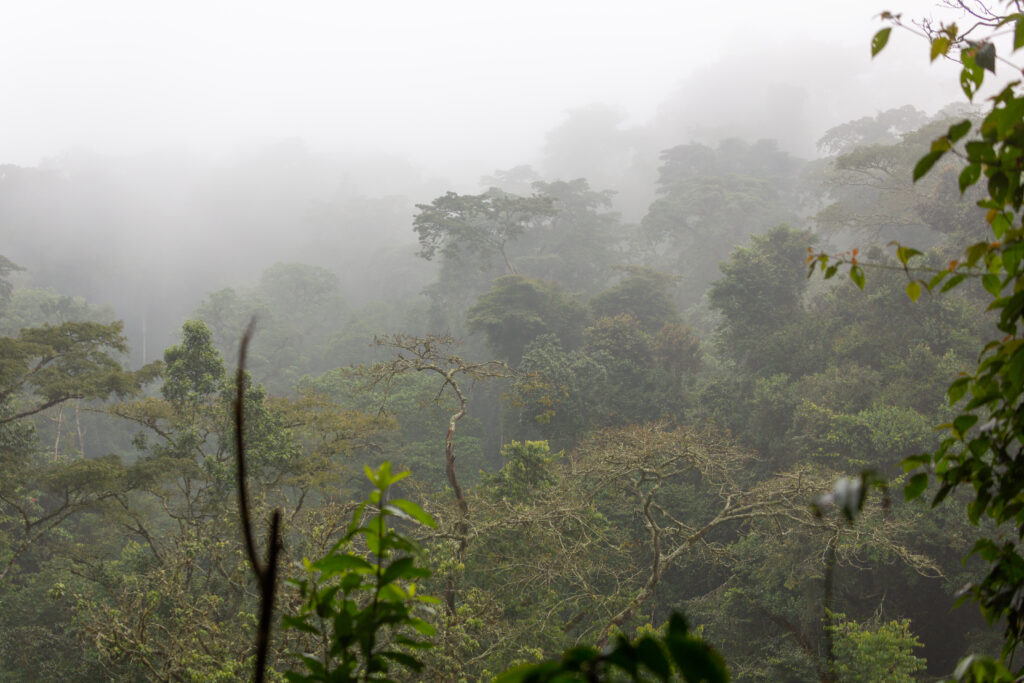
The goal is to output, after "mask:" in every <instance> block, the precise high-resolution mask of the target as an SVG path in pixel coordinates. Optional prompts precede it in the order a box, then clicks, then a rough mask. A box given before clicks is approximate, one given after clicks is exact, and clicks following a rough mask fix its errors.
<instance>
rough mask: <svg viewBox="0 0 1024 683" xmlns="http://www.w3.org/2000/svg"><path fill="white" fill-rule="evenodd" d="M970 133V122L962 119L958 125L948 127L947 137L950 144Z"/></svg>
mask: <svg viewBox="0 0 1024 683" xmlns="http://www.w3.org/2000/svg"><path fill="white" fill-rule="evenodd" d="M970 131H971V122H970V120H968V119H964V120H963V121H960V122H958V123H954V124H953V125H951V126H950V127H949V132H948V133H947V135H948V136H949V139H950V141H951V142H956V141H957V140H959V139H960V138H962V137H963V136H965V135H967V133H969V132H970Z"/></svg>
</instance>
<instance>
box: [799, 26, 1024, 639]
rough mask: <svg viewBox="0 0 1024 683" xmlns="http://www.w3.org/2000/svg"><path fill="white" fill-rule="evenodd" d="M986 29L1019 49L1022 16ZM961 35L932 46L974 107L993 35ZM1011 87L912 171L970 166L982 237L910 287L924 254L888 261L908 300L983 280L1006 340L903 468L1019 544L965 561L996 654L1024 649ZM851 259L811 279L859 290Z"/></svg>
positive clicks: (1019, 100) (1020, 129) (995, 543)
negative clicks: (971, 568) (999, 639)
mask: <svg viewBox="0 0 1024 683" xmlns="http://www.w3.org/2000/svg"><path fill="white" fill-rule="evenodd" d="M985 11H986V12H988V10H985ZM883 18H884V19H886V20H888V21H890V22H892V23H894V24H896V25H901V21H900V17H899V16H898V15H892V14H891V13H888V12H886V13H883ZM993 24H997V25H999V26H1002V25H1008V24H1012V25H1013V26H1014V28H1015V32H1014V40H1013V49H1014V50H1017V49H1019V48H1020V47H1022V46H1024V15H1021V14H1016V13H1011V14H1008V15H1006V16H999V15H994V14H993V15H991V16H989V17H987V19H985V20H984V21H983V22H982V23H981V24H979V26H992V25H993ZM890 31H891V28H884V29H882V30H881V31H879V32H878V33H877V34H876V36H875V39H874V41H873V43H872V54H877V53H878V52H880V51H881V50H882V49H883V48H884V47H885V44H886V42H887V40H888V38H889V32H890ZM966 35H967V34H966V32H965V33H961V32H960V29H959V27H957V26H956V25H955V24H950V25H948V26H946V25H943V26H940V27H939V28H938V29H934V30H932V31H931V32H930V34H929V42H930V45H931V57H932V59H933V60H934V59H935V58H937V57H939V56H942V55H948V54H950V53H951V52H952V51H954V50H955V49H957V48H958V49H959V55H958V57H959V62H960V64H961V70H960V85H961V88H962V89H963V91H964V94H965V95H966V96H967V98H968V99H970V100H973V98H974V96H975V94H976V93H977V92H978V89H979V88H980V87H981V85H982V83H983V82H984V79H985V72H986V71H989V72H991V73H995V68H996V60H997V55H996V45H995V42H994V38H993V36H992V35H988V36H981V37H972V38H970V39H967V38H966ZM1018 86H1019V81H1014V82H1012V83H1010V84H1009V85H1007V86H1005V87H1004V88H1002V89H1001V90H1000V91H999V92H998V93H997V94H996V95H995V96H994V97H993V98H992V106H991V109H990V110H989V111H988V113H987V114H986V115H985V117H984V119H983V120H982V121H981V123H980V124H975V123H974V122H972V121H971V120H970V119H963V120H961V121H957V122H956V123H954V124H952V125H950V126H949V128H948V130H947V131H946V132H945V133H944V134H943V135H941V136H939V137H937V138H935V139H934V140H933V142H932V144H931V148H930V151H929V152H928V153H927V154H925V155H924V156H923V157H921V158H920V159H919V160H918V162H917V164H916V165H915V166H914V169H913V173H912V175H913V180H915V181H917V180H919V179H921V178H923V177H924V176H925V175H927V174H928V173H929V171H931V170H932V169H933V167H935V166H936V164H937V163H938V162H939V161H940V160H941V159H943V158H944V157H946V156H947V155H952V156H957V157H960V158H962V159H963V161H964V162H966V166H964V167H963V170H962V171H961V172H960V175H959V188H960V191H961V192H964V191H966V190H967V189H968V188H970V187H972V186H974V185H976V184H977V183H979V181H981V179H982V178H984V179H985V185H986V190H987V192H986V196H985V197H984V198H983V199H982V200H980V201H979V202H978V205H979V206H980V207H981V208H983V209H985V210H986V214H985V219H986V221H987V222H988V225H989V228H990V236H989V237H987V238H986V239H984V240H983V241H979V242H975V243H974V244H972V245H970V246H968V247H967V248H966V249H965V250H964V252H963V254H962V255H961V257H960V258H957V259H954V260H952V261H950V262H949V265H948V267H946V268H941V269H936V271H934V272H933V274H932V276H931V277H930V278H928V279H925V278H924V277H915V276H916V275H917V274H918V272H917V269H914V270H913V271H912V270H911V268H912V267H913V266H914V265H916V264H918V263H920V259H921V256H922V254H921V252H920V251H918V250H916V249H913V248H911V247H907V246H904V245H901V244H897V245H896V258H897V260H898V261H899V263H900V265H901V266H902V267H903V268H904V269H906V272H907V273H908V279H909V282H908V283H907V286H906V292H907V295H908V296H909V298H910V299H912V300H916V299H917V298H918V297H919V296H920V295H921V293H922V291H924V290H927V291H929V292H931V291H941V292H945V291H948V290H950V289H952V288H954V287H956V286H958V285H960V284H961V283H962V282H964V281H965V280H967V279H968V278H971V279H972V280H975V281H977V280H980V281H981V284H982V286H983V287H984V289H985V290H986V291H987V292H988V295H989V296H990V303H989V310H991V311H993V312H995V314H996V315H997V316H998V320H997V322H996V327H997V328H998V329H999V331H1000V332H1001V333H1002V334H1003V335H1004V336H1003V337H1002V338H1000V339H996V340H993V341H991V342H989V343H988V344H986V345H985V346H984V348H983V350H982V354H981V359H980V361H979V362H978V364H977V366H976V368H975V369H974V370H973V371H972V372H969V373H965V374H963V375H962V376H961V377H959V378H957V379H956V380H955V381H954V382H953V383H952V384H951V385H950V387H949V390H948V396H949V400H950V405H951V406H956V405H957V404H959V403H960V401H961V399H964V398H967V401H966V403H964V404H962V405H961V406H960V407H959V408H958V414H957V415H956V417H954V418H953V419H952V420H951V421H950V422H948V423H946V424H945V425H943V426H944V428H945V429H946V430H948V433H949V436H948V437H946V438H945V439H944V440H943V442H942V444H941V445H940V446H939V448H938V449H937V450H936V451H934V452H932V453H926V454H922V455H918V456H911V457H910V458H907V459H906V460H904V467H905V469H906V470H908V471H914V470H917V469H918V468H924V471H918V472H917V473H916V474H914V475H913V476H912V477H911V478H910V480H909V481H908V483H907V485H906V489H905V492H906V496H907V498H916V497H918V496H920V495H921V494H923V493H924V491H925V489H926V488H927V482H928V478H929V471H934V473H935V475H936V476H937V478H938V480H939V488H938V491H937V492H936V494H935V496H934V498H933V501H932V502H933V505H937V504H938V503H939V502H941V501H942V500H944V499H945V498H946V497H947V496H948V495H949V494H950V493H951V492H953V491H954V490H955V489H966V490H968V491H970V492H971V498H972V500H971V501H970V502H969V504H968V505H967V514H968V517H969V519H970V520H971V522H972V523H974V524H979V523H980V522H981V520H982V519H983V518H986V517H987V518H990V519H992V520H993V521H994V522H995V524H996V525H1006V526H1009V527H1011V528H1012V529H1013V532H1012V535H1013V536H1016V537H1017V539H1018V540H1014V539H1013V538H1007V537H1006V535H1005V532H1004V533H999V534H997V535H996V536H995V538H992V537H989V538H983V539H981V540H979V541H978V542H977V544H976V545H975V547H974V550H973V553H976V554H978V555H979V556H980V557H981V558H982V559H983V560H985V561H986V562H988V563H989V564H990V570H989V572H988V574H987V575H986V576H985V577H984V579H983V580H981V581H980V582H979V583H977V584H975V585H972V586H971V587H970V589H969V592H970V594H971V595H972V596H973V597H974V598H975V599H976V600H977V601H978V602H979V603H980V605H981V607H982V609H983V610H984V611H985V613H986V614H987V615H988V616H989V617H990V618H991V619H998V618H1001V619H1004V620H1005V625H1004V650H1003V654H1004V656H1006V655H1009V654H1010V653H1011V652H1012V651H1013V650H1014V649H1015V648H1016V647H1017V646H1018V645H1019V644H1020V643H1021V642H1022V641H1024V572H1022V569H1021V568H1022V567H1024V556H1022V555H1021V552H1020V549H1019V545H1018V541H1019V538H1020V536H1021V534H1024V496H1022V493H1021V492H1022V490H1024V454H1022V450H1021V446H1020V443H1021V438H1022V436H1024V421H1022V420H1021V415H1020V411H1019V405H1020V402H1021V397H1022V395H1024V394H1022V392H1024V341H1022V340H1021V338H1020V337H1021V336H1022V333H1024V325H1022V324H1024V291H1021V287H1022V285H1021V283H1022V282H1024V259H1022V256H1024V226H1021V224H1020V212H1021V208H1022V204H1024V182H1022V176H1021V169H1020V163H1019V162H1020V159H1021V158H1022V155H1024V137H1022V136H1024V96H1022V95H1021V94H1020V92H1019V87H1018ZM972 131H974V132H975V133H974V135H973V136H971V132H972ZM963 141H966V142H965V143H964V144H962V147H961V143H962V142H963ZM856 257H857V254H856V253H854V254H852V255H848V256H841V257H838V258H835V257H833V258H830V257H829V256H828V255H827V254H817V255H816V254H813V253H812V254H811V255H810V256H809V257H808V263H809V265H810V267H811V272H812V273H813V272H814V270H815V269H819V270H821V271H822V272H824V274H825V277H826V278H828V277H831V276H833V275H835V274H836V272H837V271H838V268H839V267H840V266H842V265H846V264H849V274H850V278H851V279H852V280H853V281H854V282H855V283H856V284H857V285H858V286H860V287H863V281H864V273H863V268H862V266H861V265H860V264H858V263H857V259H856ZM913 259H918V260H916V261H915V260H913Z"/></svg>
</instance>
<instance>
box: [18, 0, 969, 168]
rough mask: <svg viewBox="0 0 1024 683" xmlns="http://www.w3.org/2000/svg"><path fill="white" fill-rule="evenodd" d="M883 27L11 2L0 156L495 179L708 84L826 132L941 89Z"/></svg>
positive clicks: (803, 5)
mask: <svg viewBox="0 0 1024 683" xmlns="http://www.w3.org/2000/svg"><path fill="white" fill-rule="evenodd" d="M902 5H903V7H901V8H899V9H902V10H903V11H905V12H906V13H907V15H908V16H926V15H936V14H938V15H939V16H941V14H940V13H939V12H938V11H937V10H933V9H931V3H927V2H922V1H921V0H915V2H913V3H902ZM880 9H883V8H882V7H880V6H879V7H875V6H874V5H872V4H870V3H828V4H827V5H826V4H823V3H820V2H811V1H808V0H798V1H790V2H782V3H762V2H742V3H739V4H738V5H732V6H730V9H729V10H727V12H723V11H722V10H719V9H717V8H713V7H712V6H711V5H707V4H703V3H700V4H698V3H681V2H643V3H621V2H587V3H582V2H563V3H545V2H539V1H535V0H530V1H527V2H518V3H515V4H512V5H507V6H504V7H502V6H498V5H497V4H493V3H474V2H454V1H451V0H446V1H445V2H437V3H416V2H393V3H330V2H308V3H303V4H302V5H300V6H299V7H298V8H296V7H295V6H293V5H290V4H285V3H255V4H253V3H242V2H217V3H212V4H211V3H198V2H183V3H175V4H174V6H173V8H165V9H163V10H161V11H156V10H154V9H152V8H149V7H146V6H144V5H139V4H138V3H132V2H96V3H76V2H41V3H16V4H12V6H10V7H8V8H7V9H6V12H5V15H6V18H5V22H4V26H3V27H2V28H0V58H2V59H3V62H4V64H5V65H7V68H6V69H5V77H4V79H3V82H2V83H0V97H2V98H3V101H4V102H5V106H4V108H3V112H0V125H2V126H3V129H4V130H5V131H9V132H14V131H16V132H17V133H16V134H8V135H6V136H4V139H3V140H2V141H0V158H2V159H3V160H4V161H5V162H7V163H16V164H21V165H31V164H35V163H37V162H39V161H40V160H41V159H43V158H48V157H52V156H54V155H57V154H59V153H61V152H62V151H64V150H66V149H68V148H70V147H75V146H86V147H89V148H91V149H94V150H97V151H99V152H102V153H107V154H118V155H120V154H137V153H140V152H148V151H152V150H166V149H171V150H174V151H176V152H180V151H184V152H187V153H189V154H195V155H200V156H206V155H209V154H221V153H224V152H225V151H228V150H232V149H235V148H237V147H238V146H239V145H247V144H260V143H262V142H264V141H266V140H268V139H279V138H290V137H298V138H301V139H303V140H304V141H305V142H306V143H308V144H309V145H310V146H312V147H315V148H316V149H318V150H325V151H329V152H331V153H339V154H344V155H346V156H348V155H366V154H369V153H373V154H376V153H385V154H392V155H400V156H402V157H403V158H408V159H410V160H412V161H414V162H415V163H418V164H425V165H428V166H430V167H445V168H447V167H450V166H451V165H452V164H453V163H454V162H462V163H464V164H468V163H470V162H472V163H473V164H475V165H477V166H480V165H483V166H486V165H492V166H495V167H502V166H508V165H512V164H515V163H521V162H522V161H523V159H524V157H528V156H530V155H531V154H532V153H534V152H535V151H536V149H537V148H538V146H539V145H540V143H541V141H542V139H543V134H544V132H545V131H546V130H547V129H549V128H550V127H552V126H553V125H555V124H557V122H558V121H559V119H560V118H561V117H562V116H563V115H564V112H565V111H566V110H567V109H569V108H572V107H576V106H580V105H583V104H588V103H590V102H602V103H608V104H615V105H617V106H621V107H623V108H624V110H625V111H626V113H627V116H628V119H629V120H630V121H631V122H633V123H643V122H646V121H648V120H650V118H651V117H652V116H653V115H654V114H655V112H656V111H658V108H659V107H660V106H661V105H662V103H663V102H665V101H666V100H667V99H671V98H673V97H678V90H679V88H681V87H682V88H685V89H686V90H687V91H688V92H689V89H690V88H691V87H692V86H694V84H695V83H698V82H700V81H703V82H704V83H705V84H706V83H707V82H708V79H709V77H713V80H714V81H715V83H716V84H717V85H718V86H719V87H722V88H723V90H724V91H728V92H731V93H733V95H737V94H740V93H741V92H745V91H747V92H750V93H751V94H759V93H760V92H761V91H762V90H763V89H764V88H773V89H775V88H777V87H778V86H788V87H797V88H800V89H802V90H804V91H806V92H807V95H806V98H807V99H809V100H814V102H813V103H811V102H804V103H803V104H802V107H803V108H804V109H805V110H806V111H804V112H803V113H804V114H805V115H806V116H807V117H809V119H810V120H809V121H807V122H808V123H810V124H811V127H812V133H813V132H814V131H817V132H820V131H822V130H824V129H825V128H827V127H828V126H830V125H834V124H835V123H836V120H835V119H836V117H837V116H841V117H845V118H849V117H852V116H859V115H864V114H870V113H872V112H873V111H874V110H877V109H879V108H885V107H886V106H888V105H889V104H890V103H891V102H892V101H893V100H894V98H895V99H902V100H906V99H907V98H912V97H914V96H915V95H917V94H923V93H926V92H929V91H933V90H934V88H933V86H934V84H935V83H936V82H937V81H938V79H939V78H940V77H939V74H937V73H935V72H934V71H933V70H929V69H928V68H927V60H926V58H925V53H924V50H923V49H922V47H921V44H920V43H919V41H917V40H916V39H914V38H913V37H912V36H909V35H904V36H899V37H898V38H899V39H898V40H894V43H896V45H894V50H893V52H892V54H889V55H887V56H886V64H885V65H884V66H883V67H882V68H881V69H879V68H875V67H872V66H871V65H870V64H869V59H868V50H867V41H868V39H869V37H870V35H871V33H872V32H873V30H876V29H877V27H878V22H877V19H875V17H876V15H877V13H878V12H879V11H880ZM890 9H894V10H895V9H896V8H890ZM904 60H905V61H906V62H907V66H906V67H905V68H903V67H900V68H894V66H893V65H894V64H897V63H899V62H901V61H904ZM911 65H912V66H911ZM946 80H947V81H948V79H946ZM719 94H721V93H719ZM711 95H714V93H713V92H709V91H708V90H707V89H706V86H705V88H700V87H698V88H697V90H696V91H693V92H692V93H691V94H689V95H686V97H687V98H688V99H690V100H693V99H699V100H701V105H700V107H699V108H700V109H704V111H706V112H707V113H708V114H712V115H713V114H715V113H716V112H717V111H719V110H720V109H719V107H718V106H715V105H716V103H714V102H708V101H706V99H707V98H708V96H711ZM951 95H952V93H951ZM776 96H777V97H785V91H784V90H783V91H782V92H777V95H776ZM716 99H717V98H716ZM747 101H748V100H744V99H743V98H739V99H737V100H736V102H737V103H738V104H741V105H742V104H746V102H747ZM915 101H918V102H919V101H920V100H915ZM900 103H902V102H900ZM717 104H719V105H723V104H724V105H726V106H728V105H729V104H730V102H729V100H725V101H720V102H718V103H717ZM934 104H935V105H936V106H938V105H941V104H943V102H936V103H934ZM697 109H698V107H694V110H697ZM691 115H692V116H693V117H694V119H695V121H694V123H695V124H700V123H705V124H707V123H708V122H716V121H718V120H719V119H717V118H714V116H701V115H700V114H699V113H697V112H696V111H694V112H691ZM845 118H844V120H845ZM803 123H804V122H801V128H803V125H802V124H803ZM802 145H803V147H804V148H807V146H808V143H807V142H806V141H803V142H802ZM801 151H803V150H801Z"/></svg>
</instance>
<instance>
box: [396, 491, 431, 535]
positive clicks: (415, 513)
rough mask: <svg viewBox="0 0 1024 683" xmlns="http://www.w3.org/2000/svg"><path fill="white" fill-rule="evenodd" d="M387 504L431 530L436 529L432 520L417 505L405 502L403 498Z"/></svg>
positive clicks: (408, 501)
mask: <svg viewBox="0 0 1024 683" xmlns="http://www.w3.org/2000/svg"><path fill="white" fill-rule="evenodd" d="M388 504H389V505H393V506H395V507H396V508H398V509H399V510H401V511H402V512H404V513H405V514H407V515H409V516H410V517H412V518H413V519H415V520H416V521H417V522H419V523H420V524H423V525H425V526H428V527H430V528H431V529H436V528H437V522H435V521H434V518H433V517H431V516H430V515H429V514H427V513H426V512H424V511H423V508H421V507H420V506H419V505H417V504H416V503H414V502H412V501H411V500H406V499H404V498H396V499H395V500H392V501H389V503H388Z"/></svg>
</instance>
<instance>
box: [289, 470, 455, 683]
mask: <svg viewBox="0 0 1024 683" xmlns="http://www.w3.org/2000/svg"><path fill="white" fill-rule="evenodd" d="M408 474H409V473H408V472H401V473H398V474H394V475H393V474H392V473H391V465H390V463H388V462H384V463H382V464H381V466H380V467H379V468H377V470H376V471H374V470H371V469H370V468H366V476H367V477H368V478H369V479H370V482H371V483H372V484H373V486H374V489H373V490H372V491H371V492H370V495H369V497H368V498H367V499H366V500H364V501H363V502H362V503H361V504H360V505H359V507H358V508H356V511H355V512H354V513H353V515H352V521H351V523H350V524H349V526H348V531H347V532H346V533H345V535H344V536H343V537H342V538H341V539H340V540H339V541H338V542H337V543H335V544H334V545H333V546H332V547H331V549H330V550H329V551H328V553H327V554H326V555H324V556H323V557H321V558H319V559H317V560H315V561H310V560H308V559H304V560H303V565H304V567H305V569H306V573H307V574H306V577H305V578H301V579H292V580H290V582H291V583H293V584H294V585H295V586H296V587H297V589H298V592H299V595H300V597H301V599H302V606H301V608H300V609H299V611H298V613H297V614H296V615H294V616H291V615H286V616H285V617H284V620H283V623H284V626H285V627H286V628H291V629H296V630H299V631H303V632H306V633H310V634H313V635H314V636H315V638H316V640H317V641H318V646H319V650H320V652H319V655H318V656H314V655H312V654H304V655H302V657H301V659H302V662H303V664H304V666H305V669H306V671H305V672H297V671H289V672H287V673H286V674H285V677H286V679H287V680H288V681H292V682H293V683H298V682H299V681H310V682H312V681H323V682H324V683H327V682H332V683H347V682H349V681H352V682H355V681H391V680H393V678H392V677H391V676H392V675H393V674H392V668H393V667H397V668H398V669H400V670H401V669H407V670H411V671H416V672H418V671H420V670H421V669H422V668H423V664H422V662H421V661H420V660H419V659H418V657H417V654H416V653H418V652H420V651H422V650H424V649H429V648H430V647H432V645H431V643H430V642H429V641H428V640H425V639H423V638H422V637H421V636H426V637H430V636H432V635H434V633H435V628H434V627H433V626H432V625H431V624H430V623H429V622H428V621H425V620H424V619H422V618H421V617H419V616H416V613H417V612H421V611H422V610H424V609H425V608H428V606H429V605H435V604H438V603H439V602H440V601H439V600H438V599H437V598H433V597H430V596H427V595H422V594H419V593H418V592H417V582H418V581H419V580H421V579H424V578H426V577H428V576H430V571H429V570H428V569H425V568H424V567H422V566H419V565H418V564H417V555H418V554H419V553H420V550H419V548H418V547H417V546H416V544H415V543H413V542H412V541H410V540H409V539H408V538H407V536H406V535H404V534H403V533H400V532H399V531H398V530H396V529H395V528H394V527H393V526H392V525H391V524H390V523H389V521H388V518H389V517H392V518H398V519H404V520H409V521H412V522H415V523H417V524H424V525H426V526H429V527H434V526H436V524H435V522H434V520H433V519H432V518H431V517H430V515H428V514H427V513H425V512H424V511H423V510H422V509H421V508H420V507H419V505H417V504H416V503H413V502H412V501H410V500H406V499H404V498H389V491H390V488H391V487H392V485H393V484H395V483H396V482H398V481H400V480H402V479H404V478H405V477H406V476H408ZM366 511H371V512H373V511H375V512H376V514H374V515H373V516H372V517H369V518H368V519H365V520H364V518H363V514H364V512H366ZM356 539H361V540H362V541H363V543H365V548H366V552H358V551H354V550H352V548H353V545H354V541H355V540H356Z"/></svg>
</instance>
